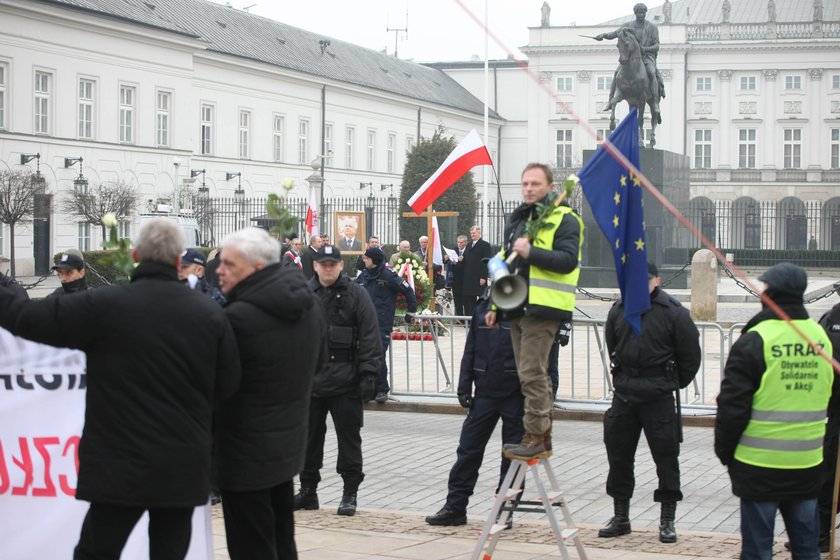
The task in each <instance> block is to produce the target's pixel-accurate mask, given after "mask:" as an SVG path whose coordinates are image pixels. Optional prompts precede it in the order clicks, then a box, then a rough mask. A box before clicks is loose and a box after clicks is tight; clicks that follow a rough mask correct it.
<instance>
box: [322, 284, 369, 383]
mask: <svg viewBox="0 0 840 560" xmlns="http://www.w3.org/2000/svg"><path fill="white" fill-rule="evenodd" d="M309 286H310V288H311V289H312V290H313V291H314V292H315V295H316V297H318V298H319V299H320V301H321V302H322V303H323V304H324V308H325V309H326V312H327V322H328V323H329V332H328V335H327V345H328V350H327V359H326V363H325V364H324V365H323V367H321V368H319V369H318V371H317V372H316V373H315V382H314V384H313V386H312V396H313V397H319V398H320V397H337V396H350V397H359V398H361V392H360V390H359V385H360V383H361V380H362V376H363V375H377V374H378V373H379V361H380V358H381V355H382V341H381V335H380V333H379V326H378V322H377V319H376V309H375V308H374V306H373V302H371V300H370V296H368V294H367V292H366V291H365V289H364V288H363V287H362V286H360V285H359V284H356V283H355V282H353V281H352V280H350V277H349V276H347V274H346V273H344V272H342V273H341V276H339V277H338V280H336V281H335V283H334V284H333V285H332V286H329V287H326V288H325V287H323V286H322V285H321V283H320V282H319V281H318V278H317V277H316V278H313V279H311V280H310V281H309Z"/></svg>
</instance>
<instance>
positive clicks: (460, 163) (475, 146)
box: [408, 129, 493, 214]
mask: <svg viewBox="0 0 840 560" xmlns="http://www.w3.org/2000/svg"><path fill="white" fill-rule="evenodd" d="M476 165H493V160H491V159H490V153H489V152H488V151H487V148H486V147H485V146H484V142H482V141H481V137H480V136H479V135H478V132H477V131H476V130H475V129H472V130H471V131H470V133H469V134H467V135H466V136H465V137H464V139H463V140H461V142H460V143H459V144H458V145H457V146H455V149H454V150H452V153H451V154H449V156H448V157H447V158H446V160H445V161H444V162H443V163H442V164H441V165H440V167H438V169H437V171H435V172H434V173H433V174H432V176H431V177H429V178H428V179H427V180H426V182H425V183H423V185H422V186H421V187H420V188H419V189H417V192H416V193H414V195H413V196H412V197H411V198H409V199H408V205H409V206H410V207H411V209H412V210H414V211H415V212H416V213H417V214H420V213H421V212H423V210H425V209H426V208H428V207H429V205H430V204H432V203H433V202H434V201H435V200H437V199H438V197H440V195H442V194H443V193H444V192H446V190H447V189H448V188H449V187H451V186H452V185H454V184H455V183H456V182H457V181H458V180H459V179H460V178H461V177H463V176H464V174H466V172H467V171H469V170H470V169H472V168H473V167H475V166H476Z"/></svg>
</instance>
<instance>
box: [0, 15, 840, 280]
mask: <svg viewBox="0 0 840 560" xmlns="http://www.w3.org/2000/svg"><path fill="white" fill-rule="evenodd" d="M555 3H556V4H557V5H555V6H554V7H555V8H557V9H558V10H559V9H561V6H560V5H559V3H557V2H555ZM632 5H633V1H630V0H628V6H627V11H626V12H627V13H626V14H611V15H612V16H622V17H620V18H618V19H613V20H611V21H606V22H603V23H600V24H598V25H588V26H565V27H560V26H551V25H550V22H548V21H543V22H542V23H543V25H541V26H539V27H532V28H530V34H529V41H528V44H527V45H525V46H522V47H521V50H522V52H524V53H525V54H526V55H527V57H528V60H527V64H526V65H524V66H526V68H527V70H525V69H523V68H522V66H523V65H521V64H517V63H516V62H514V61H510V60H503V61H491V63H490V72H489V77H490V80H491V83H490V87H489V91H490V92H491V93H490V99H489V105H490V107H491V111H490V134H489V138H487V139H485V142H486V144H487V146H488V147H489V148H490V151H491V155H492V156H493V160H494V163H495V167H496V173H497V175H491V181H492V182H493V183H496V181H498V183H497V185H498V188H499V190H500V193H501V197H502V198H504V199H506V200H515V199H517V198H518V196H519V189H518V182H519V173H520V170H521V168H522V166H523V165H524V164H525V163H526V162H528V161H544V162H551V163H553V164H554V165H555V166H556V167H557V168H558V174H559V175H561V176H563V175H565V174H566V173H569V172H571V171H573V170H575V169H576V168H578V167H579V166H580V165H581V163H582V160H583V151H584V150H587V149H593V148H595V147H596V146H597V141H598V140H597V137H598V136H602V135H604V134H607V133H608V127H609V118H608V117H609V116H608V114H606V113H603V112H602V111H601V108H602V107H603V105H604V103H605V102H606V101H607V99H608V94H609V89H610V85H611V80H612V76H613V72H614V70H615V67H616V65H617V58H618V54H617V49H616V43H615V41H603V42H596V41H593V40H592V39H588V38H586V37H585V36H595V35H597V34H599V33H602V32H607V31H613V30H615V29H616V28H617V27H618V26H619V25H620V24H621V23H623V22H626V21H629V20H630V19H631V18H632V17H633V16H632ZM538 16H539V14H536V13H535V14H534V19H535V20H538V19H539V17H538ZM647 19H648V20H649V21H652V22H654V23H656V24H657V25H658V27H659V35H660V43H661V46H660V50H659V57H658V66H659V69H660V71H661V73H662V75H663V78H664V84H665V88H666V95H667V97H666V98H665V99H664V100H662V103H661V109H662V116H663V123H662V124H661V125H660V126H659V127H658V128H657V131H656V148H657V149H663V150H668V151H671V152H676V153H678V154H685V155H686V156H688V158H689V161H690V201H689V203H688V207H687V208H681V210H683V211H684V212H686V213H687V215H689V216H690V218H691V219H692V220H693V221H695V223H696V224H697V225H698V227H700V228H701V229H702V230H703V231H704V233H706V235H707V236H708V237H710V238H711V239H713V240H714V241H715V243H717V244H718V245H719V246H720V247H724V248H755V249H776V248H778V249H786V248H787V249H796V248H802V249H805V248H806V245H808V244H810V245H811V246H812V247H813V246H814V245H816V246H817V247H818V248H820V249H839V248H840V2H838V1H836V0H769V1H768V0H678V1H675V2H665V4H663V5H658V6H653V5H649V11H648V14H647ZM0 22H2V24H0V163H3V164H5V165H0V172H3V171H20V170H24V169H28V170H29V171H32V172H34V171H35V170H36V167H38V168H39V170H40V173H41V175H43V176H44V177H45V179H46V188H45V190H44V192H43V193H41V194H39V197H38V200H39V203H38V204H37V205H36V216H35V220H33V221H31V222H28V223H24V224H19V225H18V226H17V227H16V229H15V232H16V239H15V245H16V253H17V259H16V263H17V266H18V274H31V273H32V272H33V271H34V270H35V269H36V268H37V269H40V270H43V266H44V263H45V262H46V261H45V260H44V259H50V258H51V255H52V254H53V253H55V252H58V251H61V250H63V249H66V248H68V247H80V248H96V247H98V246H99V244H100V242H101V239H99V233H98V231H99V228H98V227H96V225H93V226H91V224H86V223H82V222H79V221H78V220H79V219H78V217H73V216H68V215H65V214H62V213H61V209H60V204H58V201H60V200H61V199H62V197H66V196H67V195H68V193H70V192H72V191H73V189H74V181H76V183H77V186H78V179H79V174H80V172H81V173H83V175H84V177H85V179H86V180H87V181H89V182H90V183H91V184H93V183H97V182H108V181H122V182H125V183H128V184H131V185H133V186H134V187H136V189H137V192H138V193H139V198H140V199H141V200H143V201H146V200H154V199H159V198H166V197H167V196H168V197H171V196H172V194H173V193H174V192H175V190H176V186H177V187H178V188H179V189H181V188H183V189H186V190H189V189H193V190H196V189H199V188H201V189H204V190H205V191H206V192H208V194H209V196H211V197H229V196H233V195H234V194H236V193H242V194H244V195H245V196H248V197H258V196H265V195H266V194H267V193H269V192H276V191H277V190H278V185H279V184H280V182H281V181H282V180H283V179H284V178H286V177H291V178H294V179H295V180H296V185H297V186H296V191H295V192H294V193H293V194H295V195H297V196H306V194H307V182H306V178H307V177H308V176H310V175H312V174H313V167H312V166H311V164H312V162H313V160H315V161H316V162H317V161H318V160H319V159H321V158H323V163H324V166H323V168H322V169H323V175H324V178H325V186H324V189H325V191H324V194H325V196H328V197H330V196H358V195H359V194H360V192H359V191H360V188H359V187H360V184H368V185H370V186H371V187H372V188H371V192H372V193H373V194H375V195H376V196H387V195H388V194H389V192H390V193H393V189H391V190H390V191H388V190H383V189H382V185H385V186H386V187H387V186H388V185H395V186H396V187H397V188H398V186H399V184H400V183H401V180H402V177H401V173H402V168H403V165H404V163H405V154H406V151H407V150H410V149H411V147H412V146H413V144H414V143H415V142H416V141H417V140H418V139H420V138H426V137H429V136H431V135H432V133H433V132H434V131H435V130H437V129H438V128H439V127H443V128H444V129H445V131H446V134H448V135H451V136H455V137H456V138H460V137H462V136H463V135H464V134H465V133H466V132H467V131H469V130H470V129H472V128H477V129H478V130H479V131H481V130H482V124H483V123H482V119H483V100H482V97H483V92H484V68H483V66H484V65H483V62H476V61H471V62H464V63H444V62H442V63H435V64H428V65H420V64H416V63H413V62H410V61H404V60H399V59H396V58H394V57H392V56H388V55H387V54H383V53H380V52H376V51H372V50H369V49H365V48H362V47H359V46H356V45H352V44H349V43H345V42H342V41H339V40H336V39H332V38H330V37H325V36H322V35H319V34H318V33H317V32H311V31H304V30H301V29H297V28H294V27H290V26H288V25H285V24H283V23H279V22H274V21H271V20H268V19H266V18H262V17H259V16H255V15H252V14H249V13H247V12H244V11H241V10H237V9H233V8H229V7H225V6H223V5H220V4H215V3H211V2H207V1H205V0H0ZM545 86H549V87H547V88H546V87H545ZM560 101H562V103H560ZM626 112H627V110H626V108H625V106H624V105H622V107H621V108H620V109H619V110H618V111H617V117H620V116H623V115H624V114H626ZM581 121H583V122H585V123H586V124H588V127H589V128H591V129H592V130H594V131H596V134H597V136H593V135H590V134H589V133H588V132H587V131H586V130H585V129H584V127H582V126H580V124H581ZM35 154H39V156H40V157H39V158H33V157H32V156H34V155H35ZM68 158H69V159H68ZM79 158H81V159H82V161H81V162H79V161H77V160H78V159H79ZM65 164H68V165H67V166H65ZM316 173H317V172H316ZM481 173H482V171H479V172H478V173H477V174H476V181H477V182H480V181H481V180H482V176H481ZM494 186H495V185H494ZM362 194H366V192H365V193H362ZM494 198H495V195H494ZM124 219H125V222H126V226H125V227H126V229H127V230H128V233H131V230H132V229H133V228H134V227H136V216H135V217H128V216H126V217H124ZM812 238H813V239H812ZM9 243H10V236H9V229H8V226H0V254H2V255H8V254H9V252H10V247H9ZM688 243H691V242H690V241H688ZM36 262H37V263H38V265H37V266H36Z"/></svg>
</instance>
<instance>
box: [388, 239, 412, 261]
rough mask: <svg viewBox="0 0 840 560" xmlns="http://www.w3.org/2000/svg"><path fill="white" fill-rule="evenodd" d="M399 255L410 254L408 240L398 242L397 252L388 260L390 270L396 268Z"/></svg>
mask: <svg viewBox="0 0 840 560" xmlns="http://www.w3.org/2000/svg"><path fill="white" fill-rule="evenodd" d="M400 253H411V242H410V241H409V240H408V239H403V240H402V241H400V245H399V248H398V249H397V252H396V253H394V254H393V255H391V258H390V259H389V260H388V264H390V265H391V268H397V259H398V258H400Z"/></svg>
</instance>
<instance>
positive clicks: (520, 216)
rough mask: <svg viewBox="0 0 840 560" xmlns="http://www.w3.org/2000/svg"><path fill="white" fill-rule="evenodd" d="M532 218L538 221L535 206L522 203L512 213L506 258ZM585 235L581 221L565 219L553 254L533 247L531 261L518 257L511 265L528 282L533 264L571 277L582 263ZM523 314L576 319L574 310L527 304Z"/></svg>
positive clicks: (560, 227) (557, 234)
mask: <svg viewBox="0 0 840 560" xmlns="http://www.w3.org/2000/svg"><path fill="white" fill-rule="evenodd" d="M542 202H543V203H546V202H548V197H546V198H544V199H543V200H542ZM563 205H564V206H568V204H565V203H564V204H563ZM531 217H534V218H536V205H535V204H520V205H519V206H518V207H517V208H516V210H514V211H513V212H511V214H510V216H509V217H508V221H507V224H506V225H505V238H504V249H505V257H507V256H508V255H509V254H510V250H511V247H513V242H514V241H516V240H517V239H518V238H519V237H523V236H525V226H526V225H527V223H528V220H529V219H530V218H531ZM581 236H583V231H581V227H580V223H579V222H578V220H577V218H575V216H573V215H571V214H566V215H565V216H563V219H562V220H561V222H560V226H559V227H558V228H557V231H555V232H554V243H552V245H551V250H550V251H549V250H548V249H542V248H539V247H534V246H532V247H531V253H530V255H529V256H528V260H527V261H526V260H525V259H523V258H522V257H516V259H514V261H513V264H511V265H510V269H511V270H512V271H516V273H517V274H519V275H520V276H522V277H524V278H525V279H526V280H529V276H530V272H529V270H528V267H529V266H530V265H534V266H537V267H539V268H542V269H544V270H549V271H552V272H558V273H560V274H569V273H570V272H572V271H573V270H574V269H575V268H577V267H578V264H579V263H578V252H579V251H580V240H581ZM522 312H524V314H525V315H530V316H533V317H541V318H544V319H556V320H559V321H571V320H572V313H571V312H570V311H563V310H561V309H555V308H552V307H545V306H542V305H532V304H529V303H526V304H525V308H524V309H523V310H522ZM511 317H513V314H511Z"/></svg>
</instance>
